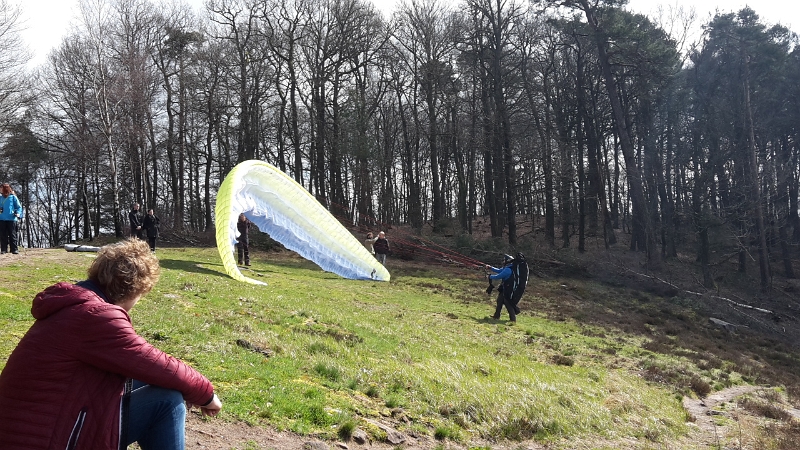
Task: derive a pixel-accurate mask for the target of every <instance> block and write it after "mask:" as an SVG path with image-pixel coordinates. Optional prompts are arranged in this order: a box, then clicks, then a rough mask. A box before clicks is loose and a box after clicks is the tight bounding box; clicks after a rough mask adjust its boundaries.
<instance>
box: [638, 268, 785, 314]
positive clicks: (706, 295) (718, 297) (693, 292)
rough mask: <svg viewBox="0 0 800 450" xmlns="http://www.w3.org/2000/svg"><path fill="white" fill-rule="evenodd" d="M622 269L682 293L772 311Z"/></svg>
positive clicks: (770, 312)
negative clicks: (682, 287)
mask: <svg viewBox="0 0 800 450" xmlns="http://www.w3.org/2000/svg"><path fill="white" fill-rule="evenodd" d="M623 269H624V270H627V271H628V272H631V273H633V274H635V275H639V276H640V277H645V278H649V279H651V280H655V281H658V282H660V283H664V284H666V285H667V286H669V287H671V288H674V289H677V290H679V291H681V292H683V293H686V294H690V295H695V296H698V297H708V298H713V299H716V300H723V301H726V302H728V303H730V304H732V305H736V306H738V307H740V308H747V309H752V310H753V311H758V312H761V313H766V314H772V311H770V310H768V309H764V308H759V307H757V306H752V305H747V304H744V303H739V302H737V301H734V300H731V299H729V298H726V297H720V296H719V295H708V294H703V293H702V292H695V291H690V290H687V289H681V288H680V287H679V286H676V285H675V284H673V283H670V282H669V281H666V280H662V279H661V278H658V277H656V276H653V275H647V274H643V273H639V272H636V271H633V270H631V269H628V268H627V267H624V268H623Z"/></svg>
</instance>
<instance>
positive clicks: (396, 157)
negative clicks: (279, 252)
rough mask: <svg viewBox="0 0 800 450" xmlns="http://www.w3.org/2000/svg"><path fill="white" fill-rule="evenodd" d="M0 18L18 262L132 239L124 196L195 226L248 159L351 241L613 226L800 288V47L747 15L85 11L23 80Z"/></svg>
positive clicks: (561, 6) (659, 257)
mask: <svg viewBox="0 0 800 450" xmlns="http://www.w3.org/2000/svg"><path fill="white" fill-rule="evenodd" d="M0 8H1V9H2V10H3V12H4V14H2V15H0V25H2V26H0V50H2V52H0V54H2V55H3V56H2V57H0V126H1V127H2V129H3V133H2V136H0V179H2V180H3V181H7V182H10V183H11V184H12V186H13V187H14V189H15V191H16V192H17V195H18V196H19V198H20V200H21V201H22V203H23V205H24V206H25V208H26V214H25V216H24V221H23V223H22V224H21V225H22V227H21V231H22V234H23V243H25V245H27V246H31V247H55V246H60V245H63V244H64V243H68V242H74V241H87V240H88V241H91V240H92V239H95V238H96V237H98V236H100V235H103V234H105V235H116V236H118V237H119V236H123V235H125V234H126V233H127V223H126V220H127V219H126V217H127V211H128V210H129V208H130V205H131V204H133V203H141V204H142V205H144V206H145V208H154V209H155V210H156V211H157V214H159V215H160V217H161V221H162V226H164V227H165V228H169V229H170V230H171V231H172V232H173V233H175V234H177V235H187V236H190V235H192V234H198V233H203V232H206V231H208V230H210V229H212V228H213V227H214V219H215V218H214V202H215V193H216V191H217V189H218V187H219V185H220V183H221V182H222V180H223V179H224V177H225V175H226V174H227V173H228V172H229V171H230V170H231V168H232V167H234V166H235V165H236V164H237V163H239V162H242V161H246V160H252V159H257V160H262V161H266V162H269V163H271V164H273V165H275V166H276V167H278V168H279V169H280V170H282V171H284V172H285V173H287V174H288V175H289V176H291V177H292V178H293V179H294V180H296V181H297V182H298V183H300V184H301V185H302V186H304V187H305V188H306V189H307V190H308V191H309V192H310V193H312V194H313V195H314V196H315V197H316V198H317V199H318V200H319V202H320V203H322V204H323V205H324V206H325V207H326V208H328V209H329V210H330V211H331V212H333V213H334V214H335V215H336V216H337V217H341V218H343V220H345V221H349V223H350V224H354V225H375V224H380V225H381V226H384V225H385V224H386V225H401V224H402V225H406V226H408V227H409V228H410V229H413V230H422V229H423V227H425V226H430V227H431V228H432V230H433V231H434V232H436V231H437V230H443V229H445V228H447V229H457V230H459V233H463V234H470V233H472V232H473V228H474V226H475V224H476V221H477V220H479V219H480V220H482V221H483V223H488V224H489V228H490V232H491V236H492V237H495V238H498V239H502V241H503V242H505V243H506V245H508V246H509V247H510V248H515V247H518V246H522V245H524V242H523V241H524V239H525V236H527V235H529V234H530V233H532V232H536V233H541V235H542V236H544V237H545V239H546V242H548V244H549V245H550V246H552V247H554V248H556V247H559V248H566V247H574V248H576V249H578V250H579V251H580V250H583V249H584V248H585V246H586V245H587V243H586V242H587V240H588V239H590V238H592V237H594V238H597V239H599V240H600V242H602V243H603V244H604V245H605V246H606V247H608V246H612V245H615V244H616V242H617V236H618V235H619V234H620V233H626V234H629V235H630V250H631V251H635V252H641V254H642V255H643V261H645V262H646V265H647V267H648V268H653V269H657V268H658V267H659V265H660V264H661V263H662V262H663V261H664V259H665V258H671V257H674V256H676V255H677V253H678V252H679V251H681V252H685V253H691V254H696V258H697V262H698V267H699V270H700V271H701V272H702V273H701V274H700V276H699V279H700V282H701V283H702V284H703V285H705V286H706V287H712V286H713V285H714V279H713V276H712V266H713V265H714V264H715V263H717V262H718V261H719V260H720V259H722V258H729V259H731V260H734V261H735V260H738V266H739V270H741V271H746V270H753V271H756V270H757V272H754V273H758V274H759V276H760V281H761V286H760V287H761V289H762V290H764V291H767V290H769V288H770V285H771V280H772V277H773V276H774V275H775V274H773V271H779V273H780V275H782V276H785V277H789V278H793V277H794V274H793V267H792V258H796V257H797V244H798V243H799V242H800V216H798V196H799V195H800V190H799V189H798V187H799V183H800V173H799V172H798V169H799V167H798V162H797V161H798V152H799V151H800V146H799V144H798V138H799V137H800V135H798V133H799V132H800V130H798V124H800V50H798V48H797V45H796V44H797V36H796V35H795V34H794V33H793V32H792V31H791V30H789V29H787V28H785V27H783V26H780V25H771V24H768V23H764V22H763V21H762V20H761V19H760V18H759V16H758V14H757V12H756V11H755V10H753V9H750V8H745V9H742V10H740V11H737V12H732V13H718V14H717V15H716V16H714V17H713V18H712V19H711V20H710V21H709V22H708V23H704V24H698V23H696V22H697V21H696V18H694V17H692V15H691V14H690V13H687V12H685V11H681V10H672V11H670V12H671V14H664V15H663V16H662V17H660V18H658V20H656V19H654V18H649V17H646V16H644V15H641V14H636V13H632V12H630V11H628V10H627V9H626V7H625V1H624V0H532V1H524V0H461V1H460V2H458V3H452V4H451V3H450V2H446V1H442V0H419V1H408V0H403V1H401V2H399V3H398V5H397V8H396V10H395V12H394V13H393V14H392V15H391V17H384V15H383V14H382V13H380V12H379V11H378V10H377V9H376V7H375V6H374V5H373V4H372V3H371V2H370V1H369V0H208V1H207V2H206V4H205V10H203V11H193V10H192V9H191V8H187V7H186V6H185V5H182V4H180V3H178V2H177V1H175V0H170V1H169V2H165V3H158V4H157V3H155V2H153V1H151V0H81V5H80V17H79V19H80V20H79V21H78V22H79V24H78V26H76V27H74V29H73V30H72V31H71V32H70V34H69V35H68V36H66V37H64V38H63V40H62V41H61V43H60V45H59V46H58V47H57V48H55V49H54V50H53V51H52V52H51V53H50V54H49V55H48V58H47V60H46V62H45V63H44V64H42V65H41V66H40V67H38V68H36V70H34V71H30V70H27V69H26V67H27V66H26V61H27V58H28V56H27V55H26V52H25V50H24V48H23V46H22V42H21V40H20V35H19V30H20V27H21V24H20V20H19V19H20V11H19V9H18V8H15V7H14V6H13V5H12V4H11V3H9V2H8V0H2V1H0ZM699 26H702V31H703V32H702V35H700V37H699V38H698V39H697V40H696V42H693V41H691V40H690V39H689V36H690V34H689V30H690V29H691V28H692V27H699ZM523 219H525V220H523ZM523 223H524V224H526V225H525V227H528V228H527V229H525V228H523V227H522V226H521V224H523ZM531 224H532V225H531ZM626 242H627V239H626ZM751 265H752V266H753V267H752V268H751V267H748V266H751ZM756 267H757V269H756Z"/></svg>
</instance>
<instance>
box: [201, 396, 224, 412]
mask: <svg viewBox="0 0 800 450" xmlns="http://www.w3.org/2000/svg"><path fill="white" fill-rule="evenodd" d="M199 408H200V412H201V413H203V415H204V416H212V417H213V416H216V415H217V414H219V410H221V409H222V400H220V399H219V397H217V394H214V398H212V399H211V403H209V404H207V405H206V406H200V407H199Z"/></svg>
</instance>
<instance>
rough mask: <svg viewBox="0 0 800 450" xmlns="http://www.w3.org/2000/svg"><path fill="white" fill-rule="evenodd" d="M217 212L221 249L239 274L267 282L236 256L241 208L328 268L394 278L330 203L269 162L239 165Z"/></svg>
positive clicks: (240, 277)
mask: <svg viewBox="0 0 800 450" xmlns="http://www.w3.org/2000/svg"><path fill="white" fill-rule="evenodd" d="M215 213H216V218H217V232H216V238H217V249H218V250H219V254H220V257H221V258H222V262H223V265H224V266H225V271H226V272H227V273H228V275H230V276H231V277H233V278H234V279H237V280H240V281H245V282H248V283H254V284H264V283H263V282H261V281H258V280H254V279H252V278H248V277H246V276H244V275H243V274H242V272H241V271H240V270H239V267H238V266H237V265H236V262H235V260H234V256H233V253H234V245H235V244H236V237H237V234H238V230H237V228H236V222H237V221H238V217H239V214H244V215H245V217H247V219H248V220H250V221H251V222H253V224H255V225H256V226H257V227H258V228H259V230H261V231H264V232H266V233H268V234H269V235H270V237H272V239H275V240H276V241H278V242H280V243H281V244H283V246H284V247H286V248H288V249H289V250H293V251H295V252H297V253H299V254H300V255H301V256H303V257H304V258H306V259H308V260H311V261H313V262H314V263H316V264H317V265H318V266H320V267H321V268H322V269H323V270H326V271H328V272H333V273H335V274H337V275H339V276H342V277H344V278H350V279H357V280H378V281H389V279H390V275H389V272H388V271H387V270H386V268H385V267H384V266H383V265H382V264H380V263H379V262H378V261H377V260H376V259H375V258H374V257H373V256H372V255H371V254H370V253H369V252H368V251H367V249H366V248H364V246H363V245H362V244H361V243H360V242H359V241H358V240H357V239H356V238H355V237H354V236H353V235H352V234H351V233H350V232H349V231H348V230H347V229H346V228H345V227H344V226H342V224H341V223H339V221H338V220H336V218H335V217H333V215H331V214H330V212H329V211H328V210H327V209H325V207H323V206H322V205H321V204H320V203H319V202H318V201H317V200H316V199H315V198H314V197H313V196H312V195H311V194H310V193H309V192H308V191H306V190H305V188H303V187H302V186H301V185H300V184H298V183H297V182H296V181H294V180H293V179H291V178H289V177H288V176H287V175H286V174H285V173H283V172H281V171H280V170H279V169H278V168H276V167H275V166H273V165H271V164H269V163H266V162H263V161H245V162H243V163H241V164H239V165H237V166H236V167H234V168H233V170H231V171H230V173H228V175H227V176H226V177H225V180H224V181H223V182H222V185H220V188H219V193H218V194H217V204H216V210H215Z"/></svg>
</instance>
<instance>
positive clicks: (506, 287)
mask: <svg viewBox="0 0 800 450" xmlns="http://www.w3.org/2000/svg"><path fill="white" fill-rule="evenodd" d="M527 285H528V262H527V261H525V256H524V255H523V254H522V253H517V255H516V257H515V258H514V261H513V262H512V263H511V276H510V277H508V278H506V279H505V280H503V295H504V296H505V298H506V299H508V300H510V301H511V304H512V305H516V304H517V303H519V299H520V298H522V294H524V293H525V287H526V286H527Z"/></svg>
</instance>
